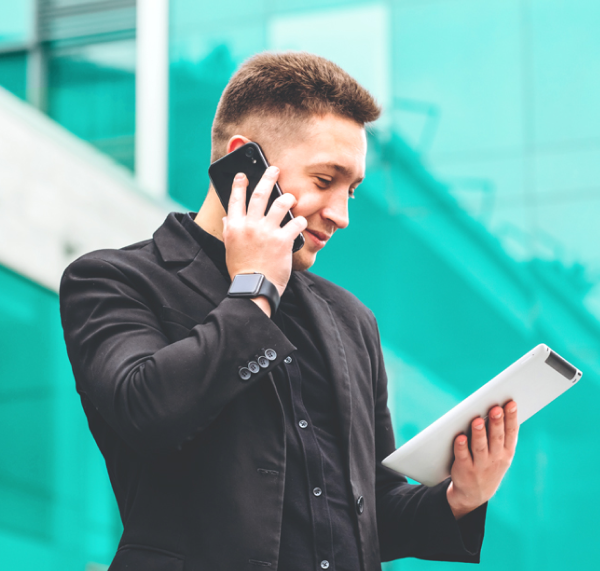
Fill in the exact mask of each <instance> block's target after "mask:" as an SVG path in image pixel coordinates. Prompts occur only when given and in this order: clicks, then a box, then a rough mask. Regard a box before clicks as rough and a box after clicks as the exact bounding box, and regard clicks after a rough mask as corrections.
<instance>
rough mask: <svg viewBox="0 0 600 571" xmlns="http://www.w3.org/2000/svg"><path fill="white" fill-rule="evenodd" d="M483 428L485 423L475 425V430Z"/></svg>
mask: <svg viewBox="0 0 600 571" xmlns="http://www.w3.org/2000/svg"><path fill="white" fill-rule="evenodd" d="M482 428H483V423H481V424H476V425H475V430H481V429H482Z"/></svg>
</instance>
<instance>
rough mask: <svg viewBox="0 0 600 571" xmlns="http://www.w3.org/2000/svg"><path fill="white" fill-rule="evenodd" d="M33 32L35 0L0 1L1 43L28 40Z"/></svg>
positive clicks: (16, 42) (15, 42)
mask: <svg viewBox="0 0 600 571" xmlns="http://www.w3.org/2000/svg"><path fill="white" fill-rule="evenodd" d="M32 32H33V0H18V1H17V2H0V45H2V44H20V43H24V42H27V41H29V40H30V39H31V34H32Z"/></svg>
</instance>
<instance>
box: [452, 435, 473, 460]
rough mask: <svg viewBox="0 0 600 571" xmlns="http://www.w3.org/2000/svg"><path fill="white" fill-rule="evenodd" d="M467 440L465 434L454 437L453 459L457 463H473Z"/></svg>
mask: <svg viewBox="0 0 600 571" xmlns="http://www.w3.org/2000/svg"><path fill="white" fill-rule="evenodd" d="M468 441H469V439H468V438H467V436H466V435H465V434H459V435H458V436H457V437H456V438H455V439H454V461H455V462H457V463H458V464H466V465H470V464H472V463H473V458H472V456H471V453H470V452H469V447H468V446H467V442H468Z"/></svg>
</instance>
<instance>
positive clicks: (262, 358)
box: [256, 355, 269, 369]
mask: <svg viewBox="0 0 600 571" xmlns="http://www.w3.org/2000/svg"><path fill="white" fill-rule="evenodd" d="M256 360H257V361H258V364H259V365H260V366H261V367H262V368H263V369H266V368H267V367H268V366H269V359H267V358H266V357H265V356H264V355H261V356H260V357H259V358H258V359H256Z"/></svg>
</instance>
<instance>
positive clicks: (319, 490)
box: [313, 488, 323, 497]
mask: <svg viewBox="0 0 600 571" xmlns="http://www.w3.org/2000/svg"><path fill="white" fill-rule="evenodd" d="M322 493H323V490H322V489H321V488H315V489H314V490H313V494H314V495H315V496H317V497H319V496H320V495H321V494H322Z"/></svg>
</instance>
